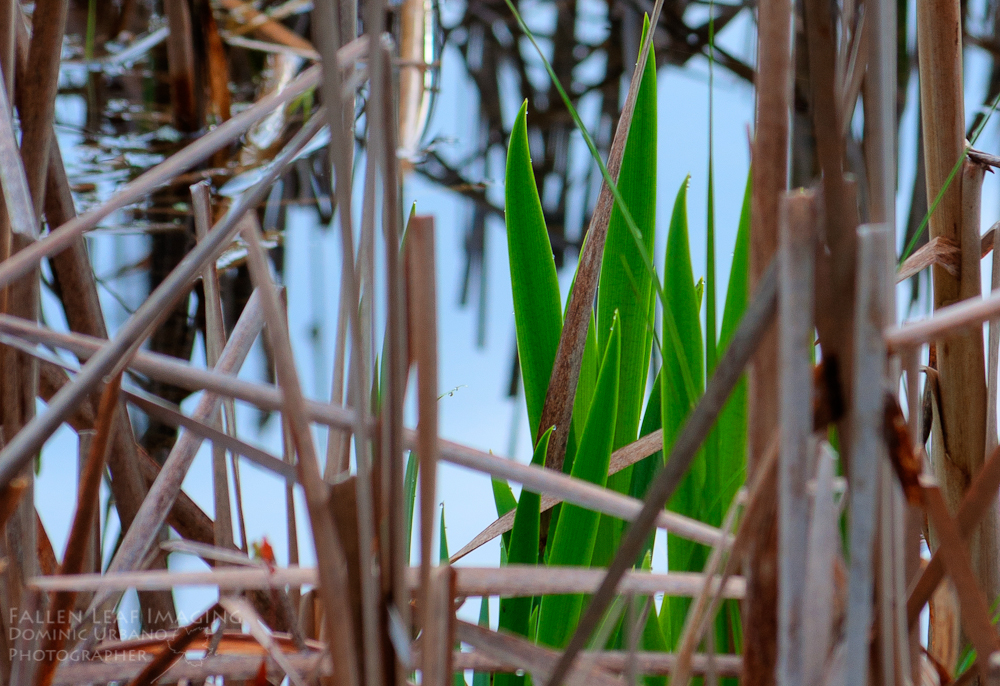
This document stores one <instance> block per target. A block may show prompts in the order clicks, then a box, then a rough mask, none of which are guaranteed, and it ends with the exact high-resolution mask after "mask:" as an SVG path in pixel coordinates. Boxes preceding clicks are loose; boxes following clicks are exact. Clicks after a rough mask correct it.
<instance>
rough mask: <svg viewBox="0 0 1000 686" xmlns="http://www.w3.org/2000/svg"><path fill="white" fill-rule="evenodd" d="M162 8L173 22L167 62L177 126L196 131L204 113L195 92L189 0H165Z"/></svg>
mask: <svg viewBox="0 0 1000 686" xmlns="http://www.w3.org/2000/svg"><path fill="white" fill-rule="evenodd" d="M163 9H164V13H165V14H166V15H167V24H168V25H169V26H170V35H169V36H167V65H168V67H169V73H170V102H171V104H172V105H173V111H174V126H176V127H177V128H178V129H179V130H181V131H185V132H192V131H197V130H198V129H199V127H200V126H201V117H200V116H199V112H198V110H199V107H198V97H197V95H196V94H195V73H194V42H193V38H194V37H193V35H192V31H193V28H192V25H191V9H190V7H189V5H188V2H187V0H164V2H163Z"/></svg>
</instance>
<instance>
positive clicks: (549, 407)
mask: <svg viewBox="0 0 1000 686" xmlns="http://www.w3.org/2000/svg"><path fill="white" fill-rule="evenodd" d="M662 8H663V0H656V1H655V2H654V3H653V12H652V15H651V16H650V20H649V25H650V26H651V27H653V29H652V30H651V31H649V33H648V34H647V36H646V39H645V40H644V41H643V43H642V47H641V48H640V50H639V59H638V61H637V62H636V65H644V64H646V60H647V59H648V58H649V51H650V50H651V49H652V45H653V36H654V34H655V33H656V27H657V26H659V21H660V10H661V9H662ZM643 71H644V70H643V69H641V68H638V67H637V68H635V69H633V70H632V77H631V80H630V81H629V87H628V94H627V95H626V96H625V103H624V104H623V105H622V111H621V114H620V115H619V117H618V125H617V126H616V127H615V135H614V138H613V139H612V141H611V149H610V150H609V151H608V160H607V171H608V175H609V176H610V177H611V179H612V180H614V182H615V183H618V171H619V169H620V168H621V163H622V156H623V155H624V154H625V144H626V143H627V142H628V132H629V129H630V127H631V125H632V112H633V110H634V109H635V101H636V98H637V97H638V95H639V84H640V83H641V82H642V74H643ZM613 208H614V197H613V195H612V194H611V189H610V187H609V186H608V184H607V183H606V182H602V183H601V191H600V193H599V194H598V196H597V203H596V205H595V206H594V212H593V213H592V214H591V215H590V224H589V225H588V227H587V234H586V235H587V241H586V243H585V245H584V247H583V250H582V252H581V253H580V261H579V264H578V265H577V271H576V277H575V279H574V282H573V292H572V293H571V295H570V298H569V302H568V303H567V305H566V316H565V319H564V321H563V329H562V334H561V335H560V337H559V347H558V348H557V350H556V358H555V361H554V362H553V364H552V376H551V377H550V379H549V387H548V391H546V393H545V403H544V405H543V406H542V416H541V421H539V423H538V435H537V436H532V442H533V443H534V442H537V441H538V440H539V439H540V438H541V437H542V434H544V433H545V432H546V431H547V430H548V429H549V428H550V427H553V426H554V427H556V431H555V432H553V435H552V437H551V438H550V440H549V447H548V451H547V452H546V458H545V466H546V468H548V469H552V470H554V471H557V472H558V471H561V470H562V466H563V459H564V458H565V456H566V442H567V441H568V440H569V428H568V427H570V425H571V423H572V418H573V399H574V398H575V397H576V386H577V382H578V381H579V380H580V365H581V363H582V361H583V349H584V345H585V343H586V341H587V327H588V326H590V317H591V315H592V313H593V304H594V297H595V295H596V293H597V284H598V282H599V281H600V276H601V261H602V259H603V257H604V242H605V240H606V239H607V235H608V224H609V223H610V221H611V211H612V209H613ZM548 529H549V517H548V516H547V515H543V516H542V519H541V528H540V531H541V536H542V540H543V541H544V540H545V537H546V536H547V535H548ZM543 545H544V544H543ZM553 686H558V685H553Z"/></svg>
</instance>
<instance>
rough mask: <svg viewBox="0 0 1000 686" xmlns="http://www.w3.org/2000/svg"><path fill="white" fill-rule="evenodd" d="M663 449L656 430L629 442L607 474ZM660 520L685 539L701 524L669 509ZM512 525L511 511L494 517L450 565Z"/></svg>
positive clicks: (549, 503) (543, 506) (544, 505)
mask: <svg viewBox="0 0 1000 686" xmlns="http://www.w3.org/2000/svg"><path fill="white" fill-rule="evenodd" d="M662 449H663V430H662V429H657V430H656V431H654V432H652V433H650V434H647V435H646V436H643V437H642V438H640V439H639V440H637V441H634V442H633V443H630V444H628V445H626V446H624V447H621V448H619V449H618V450H616V451H615V452H613V453H612V454H611V462H610V464H609V466H608V475H609V476H610V475H611V474H617V473H618V472H620V471H621V470H623V469H625V468H626V467H629V466H631V465H634V464H635V463H636V462H638V461H639V460H641V459H643V458H644V457H648V456H650V455H652V454H653V453H655V452H657V451H659V450H662ZM561 502H562V499H561V498H556V497H553V496H549V495H546V496H544V497H542V500H541V503H540V510H541V511H542V512H545V511H546V510H551V509H552V508H553V507H555V506H556V505H558V504H559V503H561ZM664 519H676V520H677V523H676V524H675V525H674V524H671V525H667V526H666V527H665V528H667V529H670V531H671V533H674V534H675V535H678V536H682V537H683V536H685V535H686V534H685V532H687V531H693V530H696V529H699V528H700V527H699V525H701V524H702V523H701V522H699V521H697V520H694V519H690V518H688V517H685V516H684V515H679V514H677V513H675V512H671V511H669V510H667V511H666V513H665V517H664ZM513 526H514V511H513V510H512V511H510V512H508V513H507V514H505V515H504V516H502V517H500V518H498V519H497V520H496V521H494V522H493V523H492V524H490V525H489V526H488V527H486V528H485V529H483V530H482V531H481V532H479V533H478V534H477V535H476V537H475V538H473V539H472V540H471V541H469V542H468V543H466V544H465V545H464V546H463V547H462V548H461V549H460V550H459V551H458V552H456V553H455V554H454V555H452V556H451V558H450V562H452V563H455V562H457V561H458V560H460V559H462V558H463V557H465V556H466V555H468V554H469V553H471V552H472V551H473V550H475V549H477V548H479V547H480V546H482V545H484V544H486V543H489V542H490V541H492V540H493V539H494V538H496V537H497V536H500V535H501V534H505V533H507V532H508V531H510V530H511V528H513Z"/></svg>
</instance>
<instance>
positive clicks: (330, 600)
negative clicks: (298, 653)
mask: <svg viewBox="0 0 1000 686" xmlns="http://www.w3.org/2000/svg"><path fill="white" fill-rule="evenodd" d="M334 71H335V70H334ZM333 109H336V108H333ZM314 117H315V118H316V119H319V120H322V119H323V117H321V115H320V114H318V113H317V114H316V115H314ZM310 137H311V136H310ZM242 234H243V238H244V240H245V242H246V244H247V266H248V268H249V270H250V277H251V279H253V281H254V283H255V285H256V287H257V289H258V291H259V292H260V293H261V301H262V309H263V311H264V317H265V319H266V321H267V334H268V341H269V342H270V344H271V350H272V351H274V361H275V366H276V370H277V373H278V382H279V384H280V386H281V389H282V401H283V408H282V410H283V413H284V417H285V418H287V420H288V423H289V425H290V428H291V430H292V436H293V438H294V440H295V448H296V451H297V452H298V456H299V460H298V470H299V479H300V481H301V482H302V485H303V488H304V490H305V495H306V504H307V506H308V510H309V519H310V524H311V525H312V530H313V542H314V544H315V546H316V558H317V559H318V560H319V562H320V566H319V571H320V589H321V592H320V595H321V598H322V600H323V605H324V615H323V622H324V627H325V629H326V631H327V636H328V640H329V641H330V652H331V655H332V656H333V660H334V665H335V670H336V672H335V678H336V679H337V681H338V683H340V684H342V685H343V686H358V685H359V684H360V680H359V674H360V671H359V665H358V664H357V663H356V660H357V653H356V652H355V645H354V632H353V629H352V628H351V626H350V624H351V621H350V619H349V617H350V614H349V612H350V610H349V605H348V596H347V593H348V589H349V586H348V580H347V559H346V557H345V555H344V549H343V545H342V543H341V538H340V534H339V533H338V532H337V529H336V527H335V525H334V523H333V518H332V515H331V513H330V510H329V507H328V504H327V498H328V496H329V492H328V489H327V487H326V484H325V482H324V481H323V479H322V476H321V474H320V471H319V462H318V461H317V459H316V447H315V445H314V444H313V439H312V435H311V433H310V430H309V423H308V419H307V414H306V411H305V402H304V399H303V397H302V387H301V385H300V384H299V378H298V373H297V372H296V370H295V362H294V358H293V356H292V349H291V342H290V340H289V337H288V327H287V326H285V320H284V316H283V313H282V307H281V302H280V300H279V298H278V292H277V288H276V286H275V284H274V282H273V281H272V280H271V273H270V269H269V267H268V263H267V258H266V256H265V255H264V250H263V248H262V247H261V236H260V227H259V226H258V225H257V222H256V218H253V219H252V220H250V221H246V222H244V224H243V227H242ZM359 514H360V513H359ZM359 520H360V517H359ZM369 542H370V539H369ZM362 583H364V580H363V581H362ZM366 647H368V648H369V649H370V650H376V646H366Z"/></svg>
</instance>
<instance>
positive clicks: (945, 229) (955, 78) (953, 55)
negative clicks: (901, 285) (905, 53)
mask: <svg viewBox="0 0 1000 686" xmlns="http://www.w3.org/2000/svg"><path fill="white" fill-rule="evenodd" d="M961 20H962V15H961V7H960V3H959V2H957V0H954V1H952V0H947V1H945V2H935V3H917V45H918V48H919V56H920V101H921V103H920V104H921V120H922V123H923V127H922V128H923V144H924V166H925V169H926V174H927V199H928V203H933V201H934V200H935V199H936V198H937V197H938V194H939V193H941V192H942V189H945V186H946V185H947V189H946V190H944V192H943V195H942V196H941V199H940V202H939V203H938V205H937V209H936V210H935V211H934V212H933V214H931V216H930V235H931V237H932V238H936V237H938V236H944V237H946V238H948V239H950V240H952V241H954V242H955V244H956V245H958V246H960V248H961V250H962V255H961V268H960V273H959V276H958V277H955V276H952V275H951V274H949V273H948V272H947V271H946V270H945V269H943V268H942V267H940V266H935V267H934V308H935V309H938V308H941V307H944V306H946V305H950V304H952V303H955V302H957V301H959V300H964V299H967V298H972V297H978V296H979V295H980V292H981V284H980V273H979V261H980V252H979V249H978V247H977V246H978V245H979V215H978V210H979V194H980V185H981V178H982V172H981V170H979V171H977V170H976V169H975V168H974V167H972V166H969V165H971V163H968V162H966V163H965V165H966V167H965V169H963V171H962V173H961V174H958V175H954V176H953V178H951V183H950V185H948V182H949V177H952V172H953V170H954V169H955V167H956V165H957V164H959V162H960V160H961V159H962V156H963V154H964V142H965V110H964V103H963V90H962V89H963V78H962V25H961ZM967 184H968V185H969V186H970V187H969V188H968V189H966V185H967ZM983 354H984V353H983V338H982V333H981V332H980V331H979V330H978V329H977V330H975V331H969V332H965V333H964V334H959V335H956V336H952V337H949V338H948V339H947V340H944V341H941V342H940V343H939V344H938V346H937V359H938V367H937V368H938V373H939V377H940V379H939V391H940V395H939V397H940V399H941V406H940V408H939V411H940V413H941V422H940V427H941V431H939V432H937V433H939V434H940V435H939V436H936V437H935V439H934V441H933V444H932V449H931V462H932V463H933V465H934V469H935V471H936V472H937V475H938V478H939V480H940V483H941V490H942V493H943V495H944V497H945V500H946V502H947V503H948V506H949V508H951V509H952V511H954V510H955V509H956V508H957V507H958V505H959V503H960V502H961V499H962V494H963V493H964V492H965V490H966V489H967V488H968V484H969V481H970V479H971V478H972V476H973V475H974V474H975V473H976V472H977V471H978V470H979V468H980V467H981V466H982V464H983V461H984V459H985V449H986V445H985V441H986V406H987V395H986V374H985V369H984V367H983V365H984V361H983ZM993 421H996V419H995V418H993ZM932 543H933V539H932ZM969 548H970V550H971V551H973V569H974V570H975V572H976V576H977V578H978V579H979V582H980V584H982V587H983V589H984V590H985V591H986V594H987V597H988V598H990V599H993V598H996V597H998V595H1000V570H998V567H997V565H998V557H1000V548H998V541H997V515H996V513H995V512H994V513H993V514H992V516H990V517H989V518H988V519H987V520H986V521H984V522H983V523H982V524H980V526H979V527H978V528H977V529H976V531H975V533H974V534H973V538H972V540H971V542H970V546H969ZM953 630H955V631H957V627H953ZM935 633H938V632H935ZM935 640H936V639H932V645H933V643H934V642H935Z"/></svg>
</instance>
